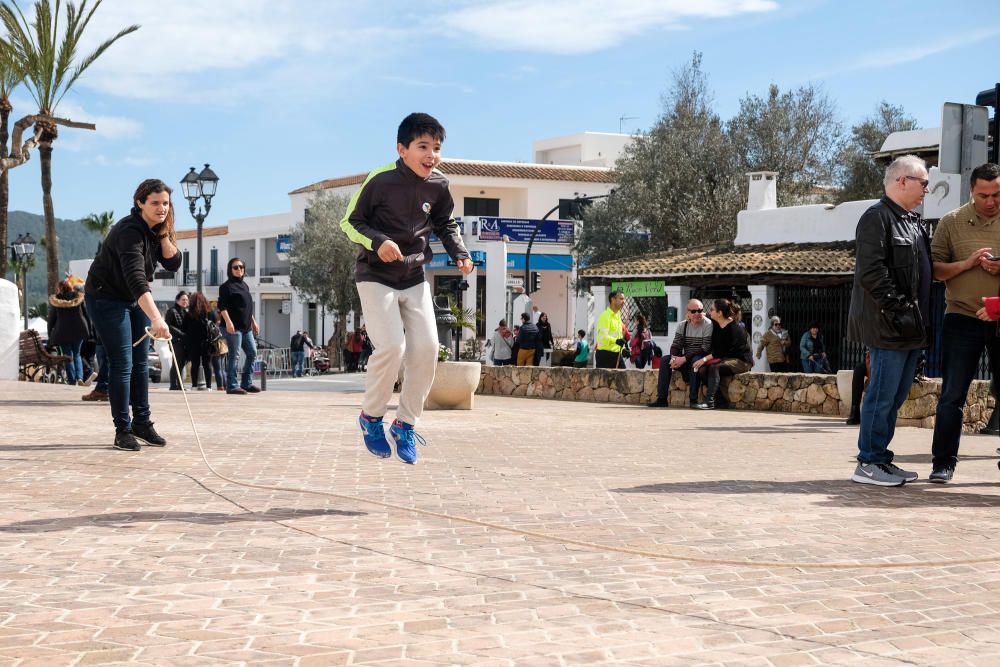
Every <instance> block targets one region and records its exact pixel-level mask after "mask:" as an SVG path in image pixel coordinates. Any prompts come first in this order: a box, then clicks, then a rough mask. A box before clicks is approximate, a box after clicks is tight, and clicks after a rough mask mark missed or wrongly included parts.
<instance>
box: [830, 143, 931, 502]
mask: <svg viewBox="0 0 1000 667" xmlns="http://www.w3.org/2000/svg"><path fill="white" fill-rule="evenodd" d="M883 182H884V185H885V196H884V197H882V199H880V200H879V201H878V203H876V204H875V205H874V206H872V207H871V208H869V209H868V210H867V211H865V212H864V214H862V216H861V219H860V220H859V221H858V227H857V231H856V233H855V236H856V250H855V268H854V289H853V292H852V293H851V311H850V315H849V316H848V320H847V337H848V339H850V340H853V341H855V342H857V343H862V344H864V345H866V346H868V352H869V358H870V360H871V378H870V380H869V382H868V391H867V392H866V393H865V398H864V402H863V403H862V405H861V428H860V429H859V432H858V457H857V459H858V464H857V466H856V467H855V470H854V474H853V475H852V476H851V479H852V480H853V481H855V482H858V483H860V484H875V485H878V486H902V485H903V484H905V483H906V482H911V481H913V480H915V479H917V474H916V473H915V472H909V471H907V470H903V469H902V468H900V467H898V466H896V465H895V464H894V463H893V462H892V458H893V453H892V451H891V450H890V449H889V443H890V442H891V441H892V436H893V434H894V433H895V430H896V414H897V413H898V411H899V408H900V406H901V405H903V401H905V400H906V397H907V396H908V395H909V393H910V386H911V385H912V384H913V375H914V371H915V370H916V367H917V360H918V359H919V357H920V351H921V349H922V348H924V347H926V346H927V329H926V326H925V322H927V321H928V320H927V315H928V313H929V312H930V311H929V309H930V292H931V255H930V246H929V243H928V238H927V232H926V231H925V230H924V228H923V226H922V225H921V221H920V216H919V215H918V214H917V213H915V212H914V209H915V208H917V207H918V206H920V204H921V203H922V202H923V200H924V195H925V194H926V193H927V167H926V165H925V163H924V161H923V160H921V159H920V158H918V157H916V156H915V155H904V156H903V157H900V158H896V159H895V160H893V162H892V164H890V165H889V166H888V167H887V168H886V170H885V179H884V181H883Z"/></svg>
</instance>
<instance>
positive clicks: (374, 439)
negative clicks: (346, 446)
mask: <svg viewBox="0 0 1000 667" xmlns="http://www.w3.org/2000/svg"><path fill="white" fill-rule="evenodd" d="M358 424H360V425H361V433H362V435H363V436H364V438H365V447H367V448H368V451H369V452H371V453H372V454H374V455H375V456H377V457H379V458H380V459H387V458H389V457H390V456H392V447H390V446H389V441H388V440H386V439H385V429H383V428H382V418H381V417H369V416H368V415H366V414H365V413H364V412H362V413H361V416H359V417H358Z"/></svg>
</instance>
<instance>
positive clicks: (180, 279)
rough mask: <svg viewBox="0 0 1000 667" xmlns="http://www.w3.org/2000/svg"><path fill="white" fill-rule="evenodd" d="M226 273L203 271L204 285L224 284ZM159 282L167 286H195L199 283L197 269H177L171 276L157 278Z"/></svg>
mask: <svg viewBox="0 0 1000 667" xmlns="http://www.w3.org/2000/svg"><path fill="white" fill-rule="evenodd" d="M220 278H224V275H223V274H222V272H220V271H202V272H201V284H202V285H203V286H209V287H217V286H218V285H220V284H222V282H223V281H222V280H220ZM156 281H157V283H158V284H160V285H164V286H166V287H195V286H197V285H198V272H197V271H187V272H186V273H185V272H183V271H176V272H174V274H173V275H172V276H171V277H169V278H157V279H156Z"/></svg>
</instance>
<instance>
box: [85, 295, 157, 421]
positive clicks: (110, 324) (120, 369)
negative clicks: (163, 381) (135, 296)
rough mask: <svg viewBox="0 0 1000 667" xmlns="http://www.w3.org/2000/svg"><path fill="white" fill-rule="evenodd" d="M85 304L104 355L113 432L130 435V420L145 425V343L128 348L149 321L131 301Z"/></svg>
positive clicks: (89, 299) (88, 298)
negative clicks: (113, 426)
mask: <svg viewBox="0 0 1000 667" xmlns="http://www.w3.org/2000/svg"><path fill="white" fill-rule="evenodd" d="M85 301H86V304H87V312H88V313H89V314H90V319H91V321H92V322H93V324H94V328H96V329H97V335H98V336H100V339H101V343H102V344H103V346H104V350H105V352H106V353H107V355H108V363H107V366H108V395H109V398H110V401H111V416H112V417H113V419H114V423H115V429H116V430H118V431H131V430H132V419H135V421H136V422H138V423H140V424H144V423H147V422H149V415H150V411H149V368H148V357H149V343H147V342H146V341H143V342H142V343H140V344H139V345H136V346H135V347H132V343H134V342H135V341H137V340H139V339H140V338H141V337H142V336H143V335H144V334H145V333H146V327H148V326H149V318H148V317H146V314H145V313H144V312H142V308H140V307H139V304H137V303H135V302H134V301H132V302H130V301H122V300H120V299H97V298H94V297H92V296H90V295H89V294H88V295H87V296H86V298H85ZM130 405H131V406H132V419H130V418H129V406H130Z"/></svg>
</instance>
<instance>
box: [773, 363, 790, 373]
mask: <svg viewBox="0 0 1000 667" xmlns="http://www.w3.org/2000/svg"><path fill="white" fill-rule="evenodd" d="M768 366H770V367H771V372H772V373H791V372H792V365H791V364H790V363H788V362H787V361H776V362H774V363H773V364H771V363H769V364H768Z"/></svg>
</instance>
